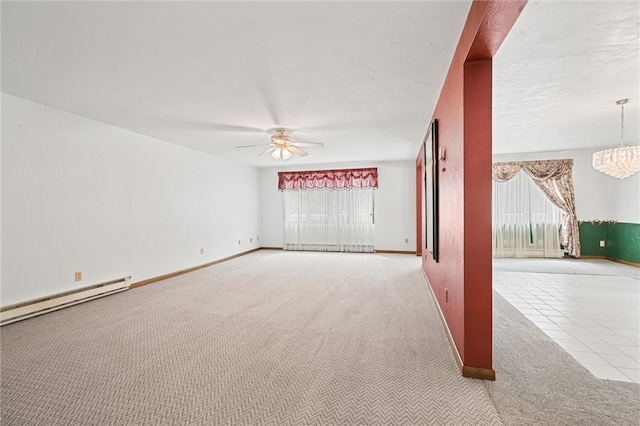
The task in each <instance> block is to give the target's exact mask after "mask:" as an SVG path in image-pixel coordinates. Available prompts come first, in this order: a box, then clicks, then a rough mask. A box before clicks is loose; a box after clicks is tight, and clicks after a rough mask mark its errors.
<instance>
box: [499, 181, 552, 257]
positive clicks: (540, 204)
mask: <svg viewBox="0 0 640 426" xmlns="http://www.w3.org/2000/svg"><path fill="white" fill-rule="evenodd" d="M561 221H562V211H561V210H560V209H559V208H558V207H556V206H555V205H554V204H553V203H552V202H551V201H550V200H549V199H548V198H547V196H546V195H544V193H543V192H542V191H541V190H540V188H538V186H537V185H536V184H535V182H533V180H532V179H531V177H530V176H529V175H527V174H526V173H525V172H524V171H522V170H521V171H520V172H518V174H516V175H515V176H514V177H513V178H512V179H510V180H508V181H506V182H496V181H495V180H494V181H493V255H494V257H562V256H563V255H564V253H563V251H562V249H561V247H560V224H561Z"/></svg>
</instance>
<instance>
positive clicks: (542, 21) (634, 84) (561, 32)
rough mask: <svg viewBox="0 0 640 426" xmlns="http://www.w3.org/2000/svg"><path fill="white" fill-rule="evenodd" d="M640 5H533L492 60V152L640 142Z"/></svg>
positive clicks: (551, 149) (615, 3)
mask: <svg viewBox="0 0 640 426" xmlns="http://www.w3.org/2000/svg"><path fill="white" fill-rule="evenodd" d="M639 17H640V5H639V3H638V2H637V1H632V2H620V1H585V2H579V1H564V2H558V1H553V2H552V1H535V0H531V1H529V3H528V4H527V6H526V7H525V8H524V11H523V12H522V14H521V16H520V18H519V19H518V21H516V23H515V25H514V27H513V29H512V30H511V32H510V33H509V35H508V36H507V38H506V40H505V42H504V44H503V45H502V47H501V48H500V50H499V51H498V53H497V55H496V57H495V58H494V64H493V71H494V78H493V81H494V123H493V152H494V154H504V153H520V152H539V151H561V150H570V149H586V148H603V147H611V148H613V147H615V146H617V145H618V144H619V143H620V107H619V106H618V105H616V103H615V101H616V100H619V99H623V98H630V101H629V104H627V105H626V106H625V143H626V145H631V144H636V145H637V144H638V111H640V110H639V106H640V96H639V94H640V93H639V90H640V88H639V85H638V81H639V79H640V66H639V65H640V55H639V52H640V40H639V31H640V25H639V22H640V21H639Z"/></svg>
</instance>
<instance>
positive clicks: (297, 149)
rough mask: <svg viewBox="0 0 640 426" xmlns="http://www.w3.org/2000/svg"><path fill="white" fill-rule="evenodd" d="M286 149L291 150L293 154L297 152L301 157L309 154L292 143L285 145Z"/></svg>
mask: <svg viewBox="0 0 640 426" xmlns="http://www.w3.org/2000/svg"><path fill="white" fill-rule="evenodd" d="M287 149H288V150H289V151H291V152H293V153H294V154H298V155H299V156H301V157H305V156H307V155H309V153H308V152H305V151H303V150H301V149H300V148H296V146H294V145H289V146H287Z"/></svg>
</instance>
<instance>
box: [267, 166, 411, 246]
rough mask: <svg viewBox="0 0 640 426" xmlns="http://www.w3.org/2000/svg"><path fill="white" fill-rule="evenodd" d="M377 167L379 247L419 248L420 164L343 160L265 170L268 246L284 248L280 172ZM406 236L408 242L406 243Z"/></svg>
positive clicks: (377, 230) (377, 235)
mask: <svg viewBox="0 0 640 426" xmlns="http://www.w3.org/2000/svg"><path fill="white" fill-rule="evenodd" d="M352 167H377V168H378V181H379V182H378V185H379V188H378V189H377V190H376V192H375V211H374V213H375V218H376V223H375V248H376V250H397V251H412V252H415V249H416V230H415V229H416V212H415V204H416V189H415V188H416V184H415V179H416V177H415V176H416V167H415V161H398V162H379V163H351V164H349V163H342V164H322V165H315V166H296V167H272V168H265V169H262V177H261V192H262V238H261V241H260V242H261V243H262V246H264V247H282V246H283V237H284V227H283V200H282V193H281V192H279V191H278V172H279V171H291V170H327V169H345V168H352ZM405 238H407V239H408V242H407V243H405Z"/></svg>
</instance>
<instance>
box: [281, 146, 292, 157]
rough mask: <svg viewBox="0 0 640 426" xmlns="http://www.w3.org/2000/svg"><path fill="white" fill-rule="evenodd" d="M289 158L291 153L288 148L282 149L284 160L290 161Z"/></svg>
mask: <svg viewBox="0 0 640 426" xmlns="http://www.w3.org/2000/svg"><path fill="white" fill-rule="evenodd" d="M289 158H291V151H289V150H288V149H287V148H282V159H283V160H288V159H289Z"/></svg>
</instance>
